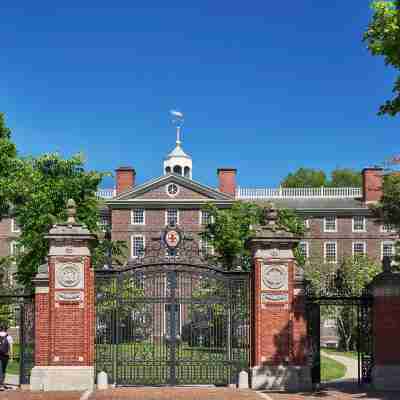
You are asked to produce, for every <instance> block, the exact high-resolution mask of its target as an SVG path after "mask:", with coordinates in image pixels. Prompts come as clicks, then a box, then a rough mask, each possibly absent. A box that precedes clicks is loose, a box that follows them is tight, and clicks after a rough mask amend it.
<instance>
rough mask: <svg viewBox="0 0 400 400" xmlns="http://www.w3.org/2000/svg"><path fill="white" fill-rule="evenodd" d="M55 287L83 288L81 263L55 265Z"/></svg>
mask: <svg viewBox="0 0 400 400" xmlns="http://www.w3.org/2000/svg"><path fill="white" fill-rule="evenodd" d="M56 288H71V289H83V265H82V264H75V263H67V264H59V265H57V266H56Z"/></svg>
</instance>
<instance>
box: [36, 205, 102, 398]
mask: <svg viewBox="0 0 400 400" xmlns="http://www.w3.org/2000/svg"><path fill="white" fill-rule="evenodd" d="M67 212H68V221H67V223H65V224H57V225H54V226H53V227H52V228H51V230H50V232H49V234H48V236H47V238H48V239H49V244H50V252H49V257H48V263H47V265H43V266H41V267H40V268H39V271H38V274H37V275H36V278H35V279H34V283H35V307H36V312H35V318H36V320H35V347H36V348H35V367H34V368H33V370H32V374H31V388H32V390H45V391H48V390H86V389H91V388H92V387H93V384H94V318H95V309H94V272H93V270H92V268H91V256H90V248H89V244H90V241H91V240H93V239H95V236H94V235H92V234H91V233H90V232H89V230H88V229H87V228H86V227H85V226H84V225H81V224H78V223H76V222H75V214H76V208H75V202H74V201H73V200H69V201H68V205H67Z"/></svg>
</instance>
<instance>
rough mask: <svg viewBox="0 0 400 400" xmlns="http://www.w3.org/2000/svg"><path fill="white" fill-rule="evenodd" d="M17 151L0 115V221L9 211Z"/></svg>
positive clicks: (2, 115) (9, 131)
mask: <svg viewBox="0 0 400 400" xmlns="http://www.w3.org/2000/svg"><path fill="white" fill-rule="evenodd" d="M16 157H17V149H16V147H15V145H14V143H12V141H11V130H10V129H9V128H7V127H6V124H5V119H4V114H3V113H0V219H1V218H2V217H3V216H4V215H6V214H7V213H8V211H9V206H10V198H11V190H12V189H11V187H10V181H11V179H10V178H11V177H12V175H13V173H14V172H15V170H16V168H17V167H18V162H17V159H16Z"/></svg>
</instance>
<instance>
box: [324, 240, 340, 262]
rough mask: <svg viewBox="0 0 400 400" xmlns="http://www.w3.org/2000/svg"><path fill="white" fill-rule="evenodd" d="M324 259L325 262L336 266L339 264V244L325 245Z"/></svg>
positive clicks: (328, 243) (330, 243)
mask: <svg viewBox="0 0 400 400" xmlns="http://www.w3.org/2000/svg"><path fill="white" fill-rule="evenodd" d="M324 258H325V262H326V263H329V264H335V263H336V262H337V243H336V242H325V243H324Z"/></svg>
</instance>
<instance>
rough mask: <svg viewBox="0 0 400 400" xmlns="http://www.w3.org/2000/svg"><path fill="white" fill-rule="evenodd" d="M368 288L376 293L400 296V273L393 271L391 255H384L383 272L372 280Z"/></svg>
mask: <svg viewBox="0 0 400 400" xmlns="http://www.w3.org/2000/svg"><path fill="white" fill-rule="evenodd" d="M368 289H370V290H372V292H373V293H374V294H375V295H384V296H393V295H396V296H400V273H398V272H393V271H392V261H391V259H390V257H388V256H385V257H383V261H382V272H381V273H380V274H378V275H377V276H376V277H375V278H374V279H373V280H372V282H371V283H370V284H369V285H368ZM382 289H383V290H382Z"/></svg>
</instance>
